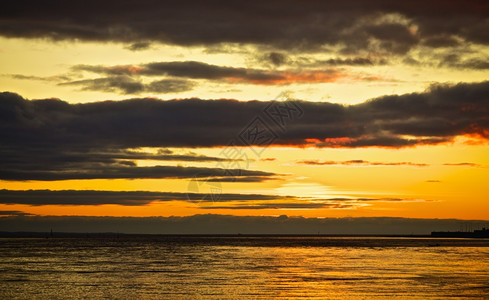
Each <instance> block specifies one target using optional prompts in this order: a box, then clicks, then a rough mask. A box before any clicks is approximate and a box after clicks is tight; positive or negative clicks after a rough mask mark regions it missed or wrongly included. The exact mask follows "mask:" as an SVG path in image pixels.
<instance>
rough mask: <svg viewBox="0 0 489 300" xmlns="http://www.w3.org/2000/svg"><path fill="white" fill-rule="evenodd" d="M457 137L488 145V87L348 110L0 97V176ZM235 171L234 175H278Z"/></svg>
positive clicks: (189, 171)
mask: <svg viewBox="0 0 489 300" xmlns="http://www.w3.org/2000/svg"><path fill="white" fill-rule="evenodd" d="M461 136H463V137H466V138H469V139H472V140H474V141H478V142H484V143H486V142H487V140H488V139H489V82H481V83H471V84H468V83H459V84H456V85H451V86H449V85H433V86H432V87H431V88H429V89H428V90H426V91H425V92H422V93H412V94H405V95H391V96H383V97H379V98H375V99H372V100H369V101H366V102H364V103H361V104H356V105H350V106H345V105H340V104H333V103H327V102H321V103H320V102H305V101H286V102H276V101H248V102H240V101H235V100H224V99H221V100H201V99H186V100H169V101H161V100H156V99H130V100H124V101H103V102H94V103H86V104H69V103H67V102H64V101H62V100H58V99H44V100H26V99H24V98H22V97H21V96H19V95H17V94H12V93H1V94H0V142H1V143H0V154H1V156H0V163H1V166H2V168H1V170H0V179H10V180H29V179H35V180H60V179H83V178H87V179H88V178H188V177H192V176H193V175H195V174H197V173H200V174H203V175H201V176H217V177H223V176H224V177H225V176H226V175H225V174H223V171H224V170H223V168H221V169H220V168H209V169H207V168H197V167H189V168H186V167H171V166H154V167H144V168H143V167H137V166H135V165H134V163H133V162H132V161H131V160H130V159H124V157H123V154H124V151H127V149H134V148H140V147H226V146H229V145H230V143H233V141H234V143H235V144H236V145H237V146H251V147H255V148H256V147H258V148H259V147H264V146H269V145H277V146H298V147H304V146H313V147H332V148H334V147H339V148H357V147H372V146H375V147H390V148H402V147H410V146H419V145H436V144H440V143H448V142H453V141H454V139H455V138H456V137H461ZM101 153H102V155H101ZM104 153H105V154H104ZM121 153H122V154H121ZM104 155H105V156H104ZM124 155H126V156H130V155H133V158H134V159H136V156H134V155H135V154H134V153H133V154H130V155H129V154H128V153H127V152H126V153H125V154H124ZM159 159H163V158H162V157H160V158H159ZM175 159H177V158H175ZM181 159H182V160H189V159H190V158H188V157H187V158H184V157H181ZM199 159H203V158H202V157H200V158H195V161H197V160H199ZM214 160H216V161H218V160H219V159H214ZM47 162H49V164H48V163H47ZM237 169H242V171H239V172H238V171H237V172H238V173H239V174H241V175H240V176H251V177H253V176H274V175H276V174H272V173H268V172H260V171H252V170H244V168H243V167H241V168H239V167H238V168H237ZM238 177H239V176H238Z"/></svg>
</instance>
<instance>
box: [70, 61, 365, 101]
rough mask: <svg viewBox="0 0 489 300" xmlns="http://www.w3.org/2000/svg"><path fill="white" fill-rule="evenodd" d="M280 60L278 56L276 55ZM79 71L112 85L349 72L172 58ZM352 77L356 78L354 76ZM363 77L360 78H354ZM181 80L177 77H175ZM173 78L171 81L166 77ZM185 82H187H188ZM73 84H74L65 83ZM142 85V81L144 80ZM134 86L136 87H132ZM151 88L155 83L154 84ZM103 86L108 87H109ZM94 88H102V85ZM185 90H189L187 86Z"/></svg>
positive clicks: (271, 79) (290, 78)
mask: <svg viewBox="0 0 489 300" xmlns="http://www.w3.org/2000/svg"><path fill="white" fill-rule="evenodd" d="M276 59H278V58H276ZM72 70H73V71H75V72H80V71H88V72H93V73H97V74H104V75H109V77H108V78H100V79H95V80H88V83H92V82H96V81H97V80H98V81H101V83H103V82H105V81H106V80H112V79H114V80H119V81H120V82H122V83H112V82H109V88H110V87H118V86H117V84H125V82H128V83H129V84H133V83H135V82H138V83H140V82H139V81H137V80H136V79H134V78H133V77H131V76H141V75H144V76H171V77H183V78H187V79H205V80H218V81H223V82H227V83H248V84H263V85H274V84H291V83H310V82H334V81H336V80H338V79H340V78H343V77H346V76H347V74H343V73H341V72H340V71H338V70H336V69H317V70H307V71H301V70H297V69H292V70H281V71H271V70H261V69H252V68H236V67H227V66H218V65H211V64H207V63H203V62H198V61H171V62H153V63H148V64H141V65H120V66H101V65H76V66H73V67H72ZM350 77H354V76H352V75H350ZM353 79H357V80H359V78H353ZM173 80H175V81H177V80H176V79H173ZM166 81H170V80H166ZM74 83H75V84H79V83H83V84H86V80H82V81H77V82H74ZM184 83H185V82H184ZM64 84H73V83H64ZM140 84H141V83H140ZM131 87H132V86H131ZM150 87H151V85H150ZM102 88H104V89H106V87H105V86H102ZM119 88H120V89H121V90H123V91H125V92H126V93H131V90H128V89H127V88H125V87H124V86H122V87H119ZM184 88H187V87H186V86H185V85H184ZM91 89H100V88H99V87H98V86H96V87H95V88H93V87H92V88H91ZM142 90H143V87H142V84H141V87H140V88H139V89H135V92H140V91H142ZM183 90H185V89H183Z"/></svg>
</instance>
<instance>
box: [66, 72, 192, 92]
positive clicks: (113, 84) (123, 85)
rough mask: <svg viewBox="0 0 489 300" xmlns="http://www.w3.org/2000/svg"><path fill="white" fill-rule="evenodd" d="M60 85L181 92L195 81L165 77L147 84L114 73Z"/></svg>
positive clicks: (101, 89)
mask: <svg viewBox="0 0 489 300" xmlns="http://www.w3.org/2000/svg"><path fill="white" fill-rule="evenodd" d="M59 85H74V86H80V87H81V89H82V90H84V91H101V92H111V93H122V94H140V93H143V92H153V93H161V94H164V93H181V92H186V91H190V90H192V89H193V88H194V86H195V83H193V82H191V81H188V80H182V79H163V80H158V81H153V82H151V83H148V84H145V83H143V82H142V81H141V80H140V79H136V78H134V77H131V76H128V75H113V76H109V77H103V78H95V79H83V80H76V81H66V82H61V83H59Z"/></svg>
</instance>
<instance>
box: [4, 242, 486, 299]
mask: <svg viewBox="0 0 489 300" xmlns="http://www.w3.org/2000/svg"><path fill="white" fill-rule="evenodd" d="M53 298H63V299H80V298H110V299H113V298H118V299H194V298H201V299H209V298H211V299H213V298H214V299H235V298H248V299H257V298H258V299H260V298H262V299H271V298H272V299H273V298H287V299H289V298H308V299H309V298H319V299H391V298H395V299H446V298H450V299H489V240H483V239H480V240H476V239H430V238H374V237H358V238H353V237H243V236H241V237H203V236H201V237H198V236H196V237H190V236H131V237H127V236H122V237H119V238H116V237H114V238H108V237H105V238H104V237H97V238H81V237H77V238H49V239H48V238H1V239H0V299H53Z"/></svg>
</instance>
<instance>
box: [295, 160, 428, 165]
mask: <svg viewBox="0 0 489 300" xmlns="http://www.w3.org/2000/svg"><path fill="white" fill-rule="evenodd" d="M297 163H299V164H304V165H311V166H325V165H346V166H350V165H357V166H358V165H361V166H362V165H363V166H412V167H427V166H429V165H428V164H423V163H413V162H371V161H367V160H363V159H354V160H346V161H332V160H329V161H318V160H301V161H298V162H297Z"/></svg>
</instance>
